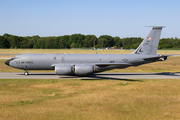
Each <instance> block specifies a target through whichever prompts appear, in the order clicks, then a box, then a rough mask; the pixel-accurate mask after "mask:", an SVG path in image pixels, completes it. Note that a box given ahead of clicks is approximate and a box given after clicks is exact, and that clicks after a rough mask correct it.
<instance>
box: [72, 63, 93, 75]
mask: <svg viewBox="0 0 180 120" xmlns="http://www.w3.org/2000/svg"><path fill="white" fill-rule="evenodd" d="M74 71H75V74H76V75H79V76H85V75H89V74H91V73H93V72H94V67H93V66H91V65H75V69H74Z"/></svg>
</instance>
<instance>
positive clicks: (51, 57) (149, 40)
mask: <svg viewBox="0 0 180 120" xmlns="http://www.w3.org/2000/svg"><path fill="white" fill-rule="evenodd" d="M163 27H164V26H152V30H151V31H150V32H149V34H148V35H147V36H146V37H145V39H144V40H143V41H142V42H141V44H140V45H139V46H138V48H137V49H136V50H134V51H133V52H132V53H130V54H21V55H17V56H15V57H13V58H11V59H9V60H7V61H6V62H5V64H6V65H8V66H11V67H13V68H17V69H22V70H24V71H25V73H24V74H25V75H28V74H29V73H28V70H55V74H56V75H68V74H75V75H78V76H87V75H89V74H92V73H95V72H100V71H105V70H110V69H115V68H116V69H123V68H127V67H130V66H139V65H143V64H147V63H152V62H156V61H164V60H166V59H167V57H168V55H159V54H157V49H158V45H159V39H160V35H161V31H162V28H163Z"/></svg>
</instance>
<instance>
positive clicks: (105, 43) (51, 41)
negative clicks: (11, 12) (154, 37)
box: [0, 33, 180, 49]
mask: <svg viewBox="0 0 180 120" xmlns="http://www.w3.org/2000/svg"><path fill="white" fill-rule="evenodd" d="M142 40H143V38H141V37H130V38H129V37H127V38H120V37H118V36H116V37H112V36H110V35H101V36H100V37H98V38H97V37H96V36H95V35H83V34H72V35H64V36H58V37H54V36H53V37H40V36H38V35H35V36H26V37H21V36H16V35H10V34H7V33H5V34H4V35H3V36H0V48H11V49H17V48H21V49H23V48H34V49H64V48H94V46H95V48H112V47H113V48H123V49H135V48H137V47H138V46H139V44H140V43H141V42H142ZM159 49H180V39H178V38H176V37H175V38H162V39H160V42H159Z"/></svg>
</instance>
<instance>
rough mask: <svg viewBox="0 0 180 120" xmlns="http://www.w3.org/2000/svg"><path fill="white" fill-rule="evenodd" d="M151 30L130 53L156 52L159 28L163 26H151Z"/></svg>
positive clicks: (159, 33) (150, 53) (152, 53)
mask: <svg viewBox="0 0 180 120" xmlns="http://www.w3.org/2000/svg"><path fill="white" fill-rule="evenodd" d="M152 27H153V28H152V30H151V31H150V32H149V34H148V35H147V36H146V37H145V38H144V40H143V41H142V43H141V44H140V45H139V47H138V48H137V49H136V50H135V51H133V52H132V53H130V54H144V55H155V54H156V53H157V49H158V45H159V39H160V35H161V30H162V28H163V27H165V26H152Z"/></svg>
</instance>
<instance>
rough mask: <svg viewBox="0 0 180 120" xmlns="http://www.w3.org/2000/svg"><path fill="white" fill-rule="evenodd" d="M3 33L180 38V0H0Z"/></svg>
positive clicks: (0, 23)
mask: <svg viewBox="0 0 180 120" xmlns="http://www.w3.org/2000/svg"><path fill="white" fill-rule="evenodd" d="M0 5H1V7H0V35H3V34H4V33H8V34H12V35H18V36H33V35H39V36H41V37H46V36H63V35H72V34H79V33H80V34H84V35H96V36H97V37H99V36H100V35H111V36H113V37H115V36H119V37H120V38H125V37H142V38H144V37H146V35H147V34H148V33H149V31H150V30H151V28H150V27H144V26H166V27H165V28H163V30H162V34H161V38H171V37H173V38H174V37H178V38H180V7H179V5H180V0H0Z"/></svg>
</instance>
